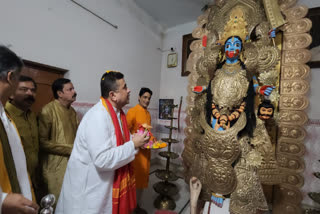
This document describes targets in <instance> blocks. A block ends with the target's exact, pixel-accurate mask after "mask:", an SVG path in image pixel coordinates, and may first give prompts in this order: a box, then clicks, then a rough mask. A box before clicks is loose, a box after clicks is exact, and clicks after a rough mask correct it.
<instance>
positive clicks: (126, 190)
mask: <svg viewBox="0 0 320 214" xmlns="http://www.w3.org/2000/svg"><path fill="white" fill-rule="evenodd" d="M101 101H102V104H103V105H104V107H105V108H106V109H107V111H108V112H109V114H110V116H111V119H112V122H113V125H114V129H115V134H116V138H117V146H121V145H123V144H125V143H126V142H128V141H129V140H130V133H129V129H128V125H127V120H126V116H125V114H124V113H123V111H122V109H121V110H120V119H121V123H122V130H123V135H122V133H121V129H120V125H119V121H118V118H117V115H116V113H115V111H114V109H113V107H112V105H111V103H110V102H109V101H108V100H107V99H104V98H101ZM135 207H136V181H135V178H134V174H133V166H132V164H131V163H128V164H127V165H124V166H123V167H121V168H119V169H117V170H116V171H115V173H114V181H113V189H112V214H129V213H131V212H132V211H133V210H134V209H135Z"/></svg>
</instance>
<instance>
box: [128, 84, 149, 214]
mask: <svg viewBox="0 0 320 214" xmlns="http://www.w3.org/2000/svg"><path fill="white" fill-rule="evenodd" d="M151 96H152V91H151V90H150V89H149V88H141V89H140V92H139V104H137V105H136V106H135V107H133V108H131V109H129V111H128V113H127V122H128V128H129V130H130V133H131V134H133V133H135V132H136V131H137V130H138V128H139V125H142V124H144V123H146V124H148V125H151V116H150V113H149V111H148V110H147V108H148V106H149V104H150V99H151ZM150 156H151V153H150V150H149V149H140V150H139V152H138V154H137V155H136V157H135V159H134V161H133V165H134V173H135V177H136V188H137V203H138V205H137V210H136V211H137V212H138V213H143V210H142V208H141V203H142V200H141V197H142V193H143V189H146V188H148V181H149V169H150Z"/></svg>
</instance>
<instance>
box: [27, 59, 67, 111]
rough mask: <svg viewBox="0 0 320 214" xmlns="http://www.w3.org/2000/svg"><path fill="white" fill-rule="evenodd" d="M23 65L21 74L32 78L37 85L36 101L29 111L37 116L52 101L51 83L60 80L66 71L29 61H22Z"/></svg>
mask: <svg viewBox="0 0 320 214" xmlns="http://www.w3.org/2000/svg"><path fill="white" fill-rule="evenodd" d="M23 63H24V67H23V69H22V72H21V74H22V75H25V76H29V77H31V78H33V79H34V81H35V82H36V83H37V87H38V88H37V95H36V101H35V103H34V104H33V105H32V107H31V110H32V111H33V112H34V113H36V114H38V113H39V112H40V111H41V109H42V107H43V106H44V105H46V104H47V103H49V102H50V101H52V100H53V99H54V97H53V93H52V90H51V85H52V83H53V82H54V81H55V80H56V79H58V78H62V77H63V76H64V74H65V73H66V72H67V71H68V70H66V69H62V68H57V67H53V66H50V65H44V64H41V63H37V62H33V61H29V60H23Z"/></svg>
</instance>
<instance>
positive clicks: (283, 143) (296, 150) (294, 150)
mask: <svg viewBox="0 0 320 214" xmlns="http://www.w3.org/2000/svg"><path fill="white" fill-rule="evenodd" d="M278 143H279V146H278V147H277V148H278V151H277V152H278V153H286V154H289V155H295V156H302V155H303V154H304V152H305V148H304V145H303V144H302V143H301V141H294V140H292V139H286V138H281V139H280V140H279V142H278Z"/></svg>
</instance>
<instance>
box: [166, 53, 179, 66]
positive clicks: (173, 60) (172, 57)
mask: <svg viewBox="0 0 320 214" xmlns="http://www.w3.org/2000/svg"><path fill="white" fill-rule="evenodd" d="M177 64H178V55H177V53H171V54H168V59H167V67H168V68H173V67H176V66H177Z"/></svg>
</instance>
